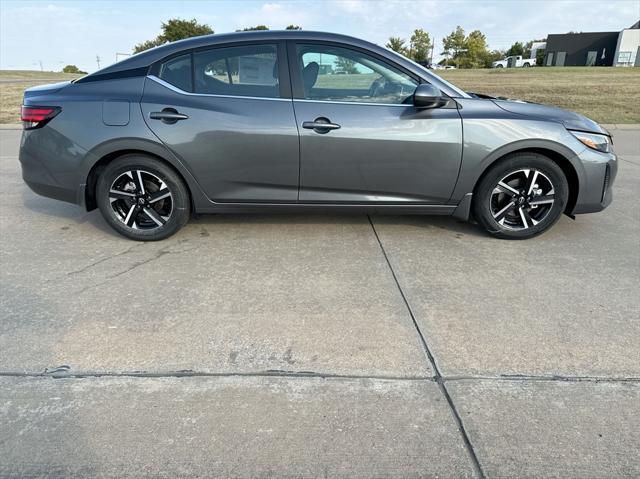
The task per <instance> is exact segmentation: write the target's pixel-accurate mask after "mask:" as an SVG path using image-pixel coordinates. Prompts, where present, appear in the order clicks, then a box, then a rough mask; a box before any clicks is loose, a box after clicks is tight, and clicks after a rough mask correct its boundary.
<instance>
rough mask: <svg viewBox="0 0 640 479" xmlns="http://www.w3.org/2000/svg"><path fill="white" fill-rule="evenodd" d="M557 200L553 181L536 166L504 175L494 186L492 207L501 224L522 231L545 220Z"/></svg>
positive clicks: (494, 215)
mask: <svg viewBox="0 0 640 479" xmlns="http://www.w3.org/2000/svg"><path fill="white" fill-rule="evenodd" d="M554 203H555V190H554V186H553V183H552V182H551V180H550V179H549V177H548V176H547V175H545V174H544V173H542V172H541V171H539V170H536V169H520V170H516V171H513V172H511V173H509V174H508V175H506V176H505V177H503V178H502V179H501V180H500V181H498V183H497V184H496V185H495V187H494V188H493V191H492V193H491V198H490V209H491V215H492V216H493V219H494V220H495V221H496V222H497V223H498V224H499V225H500V226H502V227H504V228H507V229H510V230H515V231H522V230H526V229H529V228H532V227H534V226H536V225H538V224H539V223H540V222H542V221H544V220H545V218H547V216H549V213H550V212H551V210H552V208H553V205H554Z"/></svg>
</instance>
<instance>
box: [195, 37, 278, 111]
mask: <svg viewBox="0 0 640 479" xmlns="http://www.w3.org/2000/svg"><path fill="white" fill-rule="evenodd" d="M193 63H194V88H195V93H205V94H211V95H234V96H253V97H265V98H277V97H279V96H280V91H279V82H278V54H277V46H276V45H246V46H237V47H227V48H215V49H212V50H206V51H199V52H198V51H196V52H194V54H193Z"/></svg>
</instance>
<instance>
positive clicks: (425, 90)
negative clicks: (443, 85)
mask: <svg viewBox="0 0 640 479" xmlns="http://www.w3.org/2000/svg"><path fill="white" fill-rule="evenodd" d="M445 103H446V100H445V99H444V98H443V97H442V92H441V91H440V90H438V89H437V88H436V87H434V86H433V85H431V84H429V83H421V84H420V85H418V86H417V87H416V91H414V92H413V106H415V107H416V108H439V107H441V106H442V105H444V104H445Z"/></svg>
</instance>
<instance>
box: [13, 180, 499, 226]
mask: <svg viewBox="0 0 640 479" xmlns="http://www.w3.org/2000/svg"><path fill="white" fill-rule="evenodd" d="M23 205H24V206H25V208H27V209H28V210H29V211H31V212H32V213H34V214H37V215H44V216H47V217H53V218H59V219H60V221H59V223H60V229H62V230H67V229H69V228H70V227H71V226H77V225H82V224H88V225H90V226H91V227H93V228H96V229H98V230H100V232H102V233H106V234H108V235H109V236H112V237H118V238H120V237H121V236H120V235H119V234H117V233H116V232H115V231H113V229H112V228H110V227H109V225H108V224H107V223H106V222H105V221H104V219H103V218H102V216H101V214H100V211H98V210H97V209H96V210H93V211H89V212H87V211H85V210H84V209H83V208H82V207H79V206H77V205H73V204H70V203H65V202H62V201H56V200H52V199H49V198H43V197H39V196H36V195H34V194H33V193H32V192H30V191H27V190H25V191H24V192H23ZM369 218H371V221H373V224H374V225H376V224H385V225H395V226H407V227H411V228H424V229H431V228H435V229H438V230H443V231H450V232H451V233H452V234H454V235H455V236H456V237H457V238H460V237H462V236H464V235H469V236H476V237H487V235H486V234H485V233H483V232H482V231H481V230H480V229H479V228H477V227H476V226H475V225H474V224H472V223H471V222H466V221H461V220H458V219H455V218H452V217H450V216H433V215H391V214H389V215H370V216H369V215H366V214H358V213H342V214H336V213H320V212H311V213H305V214H304V215H302V214H277V213H259V214H197V215H193V216H192V218H191V220H190V221H189V223H188V225H187V228H186V229H185V230H184V231H183V232H179V233H178V235H187V236H188V235H191V234H193V229H192V228H189V225H200V226H211V227H215V226H216V225H219V226H224V225H232V224H233V225H239V224H246V225H261V224H264V225H278V224H281V225H282V226H283V228H286V227H288V226H291V225H297V224H300V225H309V224H316V225H329V224H343V225H347V224H353V225H357V224H362V223H369Z"/></svg>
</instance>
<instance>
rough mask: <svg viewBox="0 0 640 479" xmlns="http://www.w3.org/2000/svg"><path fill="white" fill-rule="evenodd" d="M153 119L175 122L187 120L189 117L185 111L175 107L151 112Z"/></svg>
mask: <svg viewBox="0 0 640 479" xmlns="http://www.w3.org/2000/svg"><path fill="white" fill-rule="evenodd" d="M149 118H151V119H152V120H162V122H163V123H168V124H170V125H171V124H173V123H176V122H177V121H178V120H187V119H188V118H189V117H188V116H187V115H185V114H184V113H178V112H177V111H176V110H175V109H174V108H165V109H164V110H162V111H153V112H151V113H149Z"/></svg>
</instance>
